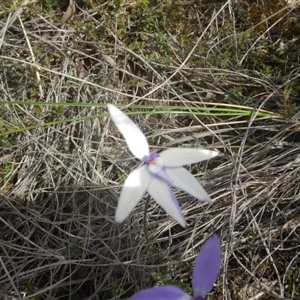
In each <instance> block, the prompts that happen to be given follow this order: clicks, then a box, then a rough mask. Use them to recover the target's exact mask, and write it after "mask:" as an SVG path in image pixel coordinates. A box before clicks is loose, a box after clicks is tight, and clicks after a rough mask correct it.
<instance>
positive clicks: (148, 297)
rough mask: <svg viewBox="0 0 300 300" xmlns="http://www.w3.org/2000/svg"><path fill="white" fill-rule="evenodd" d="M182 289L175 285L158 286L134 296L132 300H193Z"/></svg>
mask: <svg viewBox="0 0 300 300" xmlns="http://www.w3.org/2000/svg"><path fill="white" fill-rule="evenodd" d="M191 299H192V297H190V296H189V295H188V294H186V293H185V292H184V291H183V290H182V289H180V288H178V287H177V286H173V285H164V286H157V287H154V288H150V289H146V290H142V291H140V292H137V293H136V294H134V295H133V296H132V297H131V298H130V300H191Z"/></svg>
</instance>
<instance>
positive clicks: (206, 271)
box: [193, 234, 221, 297]
mask: <svg viewBox="0 0 300 300" xmlns="http://www.w3.org/2000/svg"><path fill="white" fill-rule="evenodd" d="M220 264H221V245H220V240H219V238H218V236H217V235H215V234H214V235H213V236H212V237H211V238H210V239H209V240H208V241H207V242H206V243H205V245H204V246H203V248H202V250H201V251H200V253H199V255H198V257H197V259H196V264H195V268H194V272H193V289H194V296H195V297H199V296H201V297H204V296H205V295H206V294H207V293H208V292H209V291H210V290H211V289H212V287H213V285H214V283H215V282H216V280H217V278H218V274H219V270H220Z"/></svg>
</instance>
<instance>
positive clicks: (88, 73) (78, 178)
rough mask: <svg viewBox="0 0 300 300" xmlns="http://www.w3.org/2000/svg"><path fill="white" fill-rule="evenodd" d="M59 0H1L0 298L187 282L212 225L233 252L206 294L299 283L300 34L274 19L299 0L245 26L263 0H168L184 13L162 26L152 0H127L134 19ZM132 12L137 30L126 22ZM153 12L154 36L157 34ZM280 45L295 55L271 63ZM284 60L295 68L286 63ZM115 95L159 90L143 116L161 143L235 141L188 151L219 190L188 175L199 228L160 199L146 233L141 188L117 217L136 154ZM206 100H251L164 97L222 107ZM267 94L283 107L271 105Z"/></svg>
mask: <svg viewBox="0 0 300 300" xmlns="http://www.w3.org/2000/svg"><path fill="white" fill-rule="evenodd" d="M54 2H55V1H54ZM98 2H99V3H98ZM153 2H154V1H153ZM250 2H251V1H250ZM279 2H280V1H277V2H276V3H279ZM47 3H48V2H47V1H45V3H38V2H37V1H31V2H30V1H27V2H25V3H24V5H23V6H17V5H15V7H14V8H12V6H13V5H9V4H6V6H5V4H3V13H2V14H1V15H0V24H1V27H2V28H3V29H2V31H1V32H0V47H1V53H0V68H1V72H0V99H1V101H2V102H3V103H2V106H1V108H0V117H1V119H0V136H1V141H0V146H1V148H0V167H1V168H2V169H1V170H0V184H1V190H2V191H1V194H0V231H1V234H0V253H1V255H0V299H20V298H22V299H24V298H27V299H75V300H76V299H126V298H128V297H130V296H131V295H132V294H133V293H134V292H135V291H137V290H139V289H141V288H145V287H150V286H153V285H155V284H158V283H167V282H173V283H174V284H177V285H181V286H182V287H184V288H185V289H188V288H189V287H190V279H191V278H190V276H191V271H192V266H193V263H194V261H195V256H196V255H197V253H198V252H199V250H200V248H201V246H202V245H203V243H204V241H205V240H206V239H207V237H208V236H210V235H211V234H212V233H213V232H217V233H218V234H219V236H220V238H221V241H222V250H223V260H222V269H221V272H220V277H219V280H218V282H217V283H216V286H215V288H214V290H213V291H212V293H211V295H209V296H208V297H207V298H208V299H249V300H250V299H253V300H254V299H292V297H300V288H299V286H300V273H299V268H300V260H299V250H300V243H299V234H300V228H299V224H300V217H299V215H300V211H299V207H300V206H299V204H300V123H299V119H300V115H299V89H297V80H299V74H300V72H299V70H300V68H299V60H298V62H297V59H299V53H298V54H297V53H294V52H292V50H293V49H294V48H293V47H297V45H299V41H298V40H294V37H293V36H287V35H286V32H285V31H281V33H280V34H281V35H280V36H279V37H280V38H281V39H282V41H283V42H284V43H285V48H284V47H283V48H282V49H281V48H280V47H279V46H278V43H277V44H276V43H275V40H276V39H275V37H277V38H278V36H276V34H279V33H278V32H277V31H275V32H273V31H272V30H273V29H274V30H275V29H276V30H277V29H278V28H277V27H276V26H274V27H272V24H275V23H276V22H278V25H280V26H283V25H284V26H288V25H289V24H290V23H289V22H292V21H291V19H293V18H296V21H297V20H298V21H299V17H297V14H296V13H299V7H297V5H298V4H299V2H298V4H297V3H296V4H293V5H291V6H290V7H287V6H286V5H284V4H283V3H284V2H283V1H282V2H281V3H282V5H279V4H278V6H276V7H275V8H274V9H276V10H275V12H276V11H279V13H278V14H277V15H276V16H277V18H275V17H273V18H270V19H268V20H267V21H268V22H267V21H266V22H264V23H261V24H260V25H259V26H257V28H259V30H257V32H255V34H254V35H250V36H249V35H247V38H246V41H244V42H241V40H244V39H245V36H246V33H247V30H248V29H249V28H250V25H249V24H250V23H251V20H250V19H247V20H246V21H245V23H244V27H243V26H242V25H241V22H239V19H238V18H239V17H240V16H242V15H243V13H245V12H247V11H248V12H249V16H250V15H251V14H253V15H254V16H255V18H257V16H258V15H259V11H260V10H259V9H261V7H259V6H258V7H256V6H255V5H254V3H252V2H251V3H248V6H247V5H246V6H243V5H241V6H238V5H233V6H232V3H231V2H230V1H228V2H224V3H214V4H201V5H194V4H193V3H191V4H190V5H191V6H190V7H189V9H188V7H187V6H186V5H183V3H181V4H176V5H175V6H176V7H173V6H172V5H171V4H170V3H169V2H167V1H165V2H164V1H162V4H159V3H156V6H155V5H153V7H159V9H160V10H161V11H162V12H164V13H166V11H167V12H168V13H169V16H170V17H173V18H175V17H176V14H177V17H178V14H180V16H181V17H182V20H180V21H177V25H178V27H177V28H176V29H174V26H173V27H172V26H171V24H172V23H164V29H165V31H164V34H165V35H161V36H156V35H155V32H156V31H157V32H158V31H159V29H161V27H160V26H162V25H161V24H160V22H156V21H155V20H156V18H157V19H159V18H160V17H161V15H159V16H158V17H155V18H154V21H151V20H150V21H148V22H149V23H146V24H144V23H142V22H144V19H145V15H146V16H148V17H150V16H151V14H150V12H149V11H148V10H149V7H150V8H151V9H152V8H153V7H152V6H151V5H149V6H146V8H145V7H144V8H142V5H141V4H140V6H139V5H138V4H139V3H142V1H140V2H136V3H137V4H136V5H137V6H136V7H134V6H132V5H133V4H132V3H129V2H128V3H127V2H124V3H123V4H122V5H121V6H120V9H119V11H118V13H120V14H121V13H122V14H123V15H125V16H126V18H124V19H122V17H120V15H118V16H119V17H118V18H116V15H117V8H116V6H115V7H113V5H112V4H111V3H104V4H103V3H100V1H90V5H84V4H83V3H78V5H79V7H78V8H77V13H76V14H75V15H73V16H72V17H71V19H70V20H69V21H68V22H67V23H66V24H64V25H61V24H60V23H59V20H60V17H61V15H62V13H63V11H66V9H67V6H68V3H63V4H60V3H59V2H58V4H57V5H56V4H55V3H54V4H53V6H52V5H50V4H49V3H48V4H47ZM263 3H264V4H265V5H266V3H265V2H263ZM152 4H153V3H152ZM0 7H1V4H0ZM147 9H148V10H147ZM255 9H256V10H255ZM160 10H156V11H152V12H151V13H152V14H154V13H157V14H159V12H160ZM99 11H101V14H100V13H99ZM233 12H234V13H235V14H236V17H237V19H236V20H233V19H232V16H233V14H232V13H233ZM138 13H144V14H145V15H142V14H141V15H138ZM250 13H251V14H250ZM254 13H255V14H254ZM271 13H274V10H270V14H271ZM122 14H121V16H122ZM129 18H131V19H130V22H131V23H130V22H129V21H128V20H129ZM253 18H254V17H253ZM297 18H298V19H297ZM126 20H127V21H128V23H126V22H127V21H126ZM189 20H192V21H189ZM271 21H272V22H273V23H271V24H270V22H271ZM294 21H295V19H294ZM296 21H295V22H296ZM122 22H124V24H123V23H122ZM169 22H171V21H170V20H169ZM185 22H186V23H185ZM259 22H260V20H258V19H255V24H259ZM129 23H130V24H131V25H130V24H129ZM122 24H123V27H122V26H121V25H122ZM276 24H277V23H276ZM295 24H297V23H295ZM129 25H130V26H132V28H131V32H132V35H134V37H133V38H132V39H131V37H130V34H129V33H128V32H124V31H122V30H125V28H127V27H126V26H129ZM196 25H197V26H198V27H197V26H196ZM262 25H263V26H262ZM134 26H136V27H134ZM138 26H141V27H138ZM142 26H145V27H143V28H145V32H146V33H147V36H151V39H150V38H149V39H147V40H145V41H144V43H145V44H146V45H145V46H144V48H142V43H141V41H143V39H144V38H145V36H144V34H143V32H142V33H141V32H140V30H141V28H142ZM147 26H148V27H147ZM280 26H279V27H280ZM295 26H296V25H295ZM295 28H298V27H297V26H296V27H295ZM233 29H234V30H233ZM246 29H247V30H246ZM155 30H156V31H155ZM241 31H242V32H243V33H244V35H243V34H241ZM299 32H300V31H299ZM247 34H248V33H247ZM267 35H269V36H270V40H269V41H264V42H263V43H260V42H261V41H262V39H263V38H264V36H267ZM152 38H153V39H152ZM248 40H250V41H248ZM137 41H138V42H140V44H139V45H137V46H136V47H135V46H134V42H136V43H137ZM187 41H190V44H187ZM239 43H241V44H239ZM297 43H298V44H297ZM234 44H236V48H235V47H232V48H231V50H232V51H231V50H230V51H229V50H226V51H225V50H224V49H227V48H228V46H229V45H234ZM276 45H277V46H276ZM295 45H296V46H295ZM272 47H274V48H272ZM276 47H277V48H276ZM253 49H254V50H255V51H254V52H253ZM274 49H279V50H280V49H281V50H282V51H283V53H281V54H280V55H281V57H280V58H281V59H282V60H283V61H284V62H283V63H282V64H280V62H278V61H277V60H276V59H278V60H279V57H275V58H276V59H274V57H271V55H269V56H268V57H269V58H270V57H271V58H270V60H271V63H270V65H272V68H273V69H271V71H270V70H269V69H268V68H269V67H268V66H263V65H262V64H261V61H263V60H264V59H265V58H266V57H265V55H266V52H265V51H269V52H268V53H269V54H270V53H272V51H274V53H275V50H274ZM279 50H278V51H279ZM288 50H289V51H288ZM284 51H286V52H284ZM204 53H205V54H206V57H204ZM150 54H151V55H152V56H151V55H150ZM166 57H167V58H168V59H169V61H167V60H166ZM226 57H227V58H226ZM186 58H189V59H186ZM288 58H289V59H290V60H292V63H288V62H289V61H288ZM226 59H227V61H226ZM272 59H273V60H272ZM264 62H265V61H264ZM276 62H277V63H278V64H276ZM239 63H241V64H240V65H239ZM282 65H285V66H286V69H285V71H286V72H285V73H284V72H283V71H281V72H283V73H280V74H279V73H276V72H278V69H279V67H280V66H282ZM256 67H257V68H256ZM22 102H25V103H22ZM41 102H43V103H41ZM108 102H112V103H118V104H122V105H125V106H130V105H131V104H134V103H138V104H144V105H145V106H146V105H151V106H152V108H151V110H152V113H150V112H149V109H141V108H139V110H140V111H141V110H145V111H146V112H147V111H148V113H146V114H140V115H135V116H133V119H134V120H135V122H136V123H137V124H138V125H139V126H140V128H142V129H143V131H144V132H145V133H146V135H147V137H148V140H149V143H150V146H151V148H152V149H156V150H160V149H164V148H168V147H183V146H189V147H205V148H210V149H218V150H219V151H220V152H221V153H222V154H221V155H220V156H219V157H217V158H215V159H213V160H211V161H209V162H205V163H202V164H198V165H192V166H190V167H188V168H189V169H190V170H191V172H193V174H195V176H196V177H197V178H198V179H199V180H200V181H201V182H202V183H203V185H204V187H205V189H206V190H207V192H208V193H209V194H210V195H211V197H212V199H213V204H212V205H211V206H207V205H205V204H203V203H201V202H198V201H195V200H194V199H192V198H191V197H189V196H188V195H186V194H185V193H182V192H179V191H177V190H176V196H177V198H178V200H179V202H180V205H181V207H182V210H183V213H184V215H185V216H186V219H187V223H188V226H187V228H186V229H182V228H181V227H180V226H179V225H178V224H176V222H174V221H173V220H172V219H171V218H170V217H168V216H166V215H165V213H164V212H163V211H162V210H161V208H160V207H158V206H157V205H156V204H155V203H154V201H150V207H149V209H148V218H147V228H148V234H149V242H147V241H146V240H145V237H144V232H143V226H144V220H143V210H144V205H143V204H144V203H145V201H144V200H143V201H141V202H140V204H139V205H138V207H137V208H136V209H135V210H134V211H133V212H132V213H131V215H130V217H129V218H128V219H127V220H126V222H125V223H124V224H123V225H122V226H117V225H116V224H115V223H114V213H115V207H116V203H117V200H118V194H119V191H120V188H121V185H122V182H123V180H124V176H126V174H128V173H129V172H130V170H132V168H134V167H136V165H137V162H136V161H135V160H133V159H132V155H131V154H130V153H129V152H128V150H127V148H126V145H125V143H124V141H123V139H122V137H121V136H120V134H119V133H118V132H117V131H116V129H115V127H114V126H112V124H111V122H110V121H109V119H108V118H107V117H106V116H104V115H103V114H104V113H106V109H105V103H108ZM206 102H212V103H216V105H215V106H216V107H218V104H224V103H225V104H228V105H233V104H235V105H237V106H239V107H242V106H248V107H252V108H253V113H252V114H251V115H250V116H236V115H234V116H232V117H230V116H217V115H209V116H208V115H207V116H199V115H196V114H192V113H191V114H189V115H183V114H181V113H180V112H178V113H176V114H171V113H166V114H159V111H160V106H161V105H169V106H175V105H177V106H179V105H180V106H187V107H191V108H192V107H195V106H202V107H211V106H208V105H207V104H206ZM47 103H48V104H49V105H47ZM53 103H55V104H56V105H53ZM61 103H65V104H64V105H61ZM25 104H26V105H25ZM50 104H51V105H50ZM83 104H90V105H92V106H84V105H83ZM229 107H230V106H229ZM125 110H126V109H125ZM262 110H267V111H271V113H270V114H269V116H268V117H264V118H263V117H260V116H259V114H258V113H259V112H260V111H262ZM128 111H131V109H129V110H128ZM97 116H99V117H97ZM1 297H2V298H1Z"/></svg>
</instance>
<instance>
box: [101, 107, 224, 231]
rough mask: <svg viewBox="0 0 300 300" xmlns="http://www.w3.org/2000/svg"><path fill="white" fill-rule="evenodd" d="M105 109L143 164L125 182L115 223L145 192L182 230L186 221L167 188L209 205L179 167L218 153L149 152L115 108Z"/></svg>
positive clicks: (189, 150) (139, 133)
mask: <svg viewBox="0 0 300 300" xmlns="http://www.w3.org/2000/svg"><path fill="white" fill-rule="evenodd" d="M107 107H108V110H109V113H110V115H111V117H112V120H113V121H114V123H115V125H116V126H117V127H118V129H119V130H120V132H121V133H122V134H123V136H124V138H125V140H126V143H127V145H128V148H129V149H130V151H131V152H132V154H133V155H134V156H135V157H136V158H138V159H140V160H142V161H143V162H144V163H145V164H144V165H143V166H141V167H139V168H137V169H135V170H134V171H132V172H131V173H130V174H129V176H128V177H127V179H126V180H125V183H124V186H123V189H122V192H121V195H120V199H119V203H118V206H117V210H116V216H115V219H116V222H118V223H121V222H123V221H124V220H125V219H126V218H127V217H128V215H129V214H130V212H131V211H132V210H133V209H134V207H135V206H136V205H137V203H138V202H139V201H140V199H141V198H142V197H143V195H144V193H145V192H146V191H148V193H149V194H150V195H151V196H152V198H153V199H154V200H155V201H156V202H157V203H158V204H160V205H161V206H162V208H163V209H164V210H165V211H166V212H167V213H168V214H169V215H170V216H172V217H173V218H174V219H175V220H176V221H177V222H178V223H179V224H180V225H181V226H183V227H185V226H186V223H185V219H184V217H183V215H182V212H181V210H180V207H179V204H178V202H177V200H176V198H175V196H174V194H173V192H172V190H171V189H170V188H169V186H170V185H171V186H174V187H176V188H179V189H182V190H183V191H185V192H187V193H189V194H190V195H192V196H193V197H195V198H197V199H199V200H203V201H207V202H210V197H209V196H208V194H207V193H206V192H205V190H204V189H203V187H202V186H201V184H200V183H199V182H198V181H197V180H196V179H195V177H194V176H193V175H192V174H191V173H189V172H188V171H187V170H186V169H185V168H183V167H182V166H183V165H188V164H192V163H196V162H200V161H203V160H206V159H210V158H212V157H215V156H217V155H218V154H219V153H218V152H216V151H212V150H205V149H193V148H171V149H168V150H165V151H162V152H161V153H157V152H153V153H150V152H149V145H148V142H147V139H146V137H145V136H144V134H143V133H142V131H141V130H140V129H139V128H138V127H137V126H136V124H134V123H133V121H132V120H131V119H130V118H128V117H127V116H126V115H125V114H124V113H123V112H122V111H121V110H120V109H118V108H117V107H115V106H114V105H112V104H107Z"/></svg>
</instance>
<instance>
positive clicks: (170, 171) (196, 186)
mask: <svg viewBox="0 0 300 300" xmlns="http://www.w3.org/2000/svg"><path fill="white" fill-rule="evenodd" d="M165 170H166V173H167V175H168V176H169V177H170V178H171V179H172V180H173V182H172V185H173V186H174V187H176V188H179V189H181V190H183V191H185V192H186V193H188V194H190V195H192V196H193V197H195V198H197V199H199V200H202V201H207V202H210V201H211V200H210V197H209V196H208V194H207V193H206V191H205V190H204V188H203V187H202V185H201V184H200V183H199V181H198V180H197V179H196V178H195V177H194V176H193V175H192V174H191V173H190V172H189V171H188V170H186V169H185V168H182V167H178V168H166V169H165Z"/></svg>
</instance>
